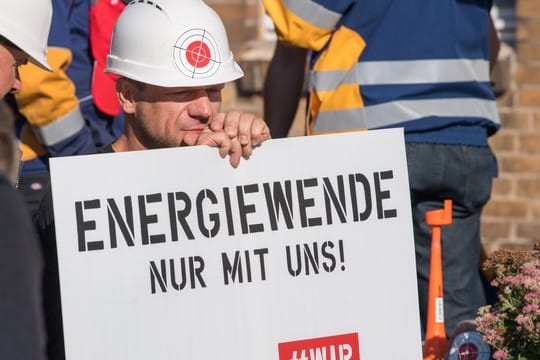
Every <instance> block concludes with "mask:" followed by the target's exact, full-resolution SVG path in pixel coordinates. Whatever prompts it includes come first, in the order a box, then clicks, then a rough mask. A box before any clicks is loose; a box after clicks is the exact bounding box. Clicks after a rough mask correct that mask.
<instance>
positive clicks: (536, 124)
mask: <svg viewBox="0 0 540 360" xmlns="http://www.w3.org/2000/svg"><path fill="white" fill-rule="evenodd" d="M533 115H534V117H533V126H532V127H533V129H536V130H540V111H537V112H535V113H534V114H533Z"/></svg>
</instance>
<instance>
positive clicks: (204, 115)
mask: <svg viewBox="0 0 540 360" xmlns="http://www.w3.org/2000/svg"><path fill="white" fill-rule="evenodd" d="M188 112H189V115H190V116H192V117H194V118H198V119H201V120H205V121H206V120H208V118H209V117H210V116H211V115H212V103H211V101H210V99H209V98H208V94H207V93H206V91H200V92H199V94H198V95H197V96H196V97H195V98H194V99H193V100H192V101H191V102H190V103H189V105H188Z"/></svg>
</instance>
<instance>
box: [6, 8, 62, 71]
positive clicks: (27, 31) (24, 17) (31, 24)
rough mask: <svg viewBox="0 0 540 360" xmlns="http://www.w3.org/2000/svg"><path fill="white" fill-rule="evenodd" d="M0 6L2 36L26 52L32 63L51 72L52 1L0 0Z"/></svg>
mask: <svg viewBox="0 0 540 360" xmlns="http://www.w3.org/2000/svg"><path fill="white" fill-rule="evenodd" d="M0 9H2V10H0V36H2V37H4V38H5V39H7V40H9V41H10V42H12V43H13V44H15V45H17V47H19V48H20V49H21V50H23V51H24V52H25V53H27V54H28V56H29V57H30V61H31V62H33V63H34V64H36V65H37V66H39V67H41V68H43V69H46V70H49V71H51V67H50V66H49V64H48V63H47V38H48V37H49V30H50V28H51V18H52V5H51V0H0Z"/></svg>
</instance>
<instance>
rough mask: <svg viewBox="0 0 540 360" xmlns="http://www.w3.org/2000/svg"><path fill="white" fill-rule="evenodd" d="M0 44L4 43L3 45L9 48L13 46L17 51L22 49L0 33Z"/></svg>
mask: <svg viewBox="0 0 540 360" xmlns="http://www.w3.org/2000/svg"><path fill="white" fill-rule="evenodd" d="M0 44H1V45H4V46H7V47H10V48H13V49H16V50H19V51H23V49H21V48H20V47H18V46H17V45H15V44H14V43H12V42H11V41H9V40H8V39H6V38H5V37H3V36H1V35H0Z"/></svg>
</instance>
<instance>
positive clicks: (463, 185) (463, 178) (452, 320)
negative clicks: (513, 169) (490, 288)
mask: <svg viewBox="0 0 540 360" xmlns="http://www.w3.org/2000/svg"><path fill="white" fill-rule="evenodd" d="M406 149H407V165H408V171H409V183H410V189H411V203H412V215H413V223H414V224H413V229H414V239H415V250H416V269H417V276H418V295H419V304H420V321H421V326H422V329H425V326H426V318H427V301H428V289H429V267H430V260H429V257H430V250H431V227H430V226H428V225H427V224H426V223H425V213H426V211H429V210H434V209H442V207H443V200H445V199H451V200H452V202H453V206H452V207H453V208H452V220H453V221H452V224H451V225H447V226H442V227H441V239H442V262H443V288H444V319H445V329H446V335H447V336H448V337H450V336H451V335H452V332H453V331H454V329H455V327H456V325H457V324H458V323H459V322H460V321H462V320H468V319H474V318H475V317H476V315H477V311H478V308H479V307H480V306H483V305H485V303H486V299H485V294H484V290H483V286H482V281H481V277H480V271H479V268H480V264H479V262H480V261H479V260H480V259H479V257H480V246H481V244H480V215H481V212H482V208H483V207H484V205H485V204H486V202H487V201H488V200H489V197H490V194H491V186H492V180H493V176H494V174H495V169H496V161H495V157H494V155H493V153H492V152H491V150H490V149H489V147H473V146H462V145H441V144H419V143H410V144H407V145H406Z"/></svg>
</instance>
